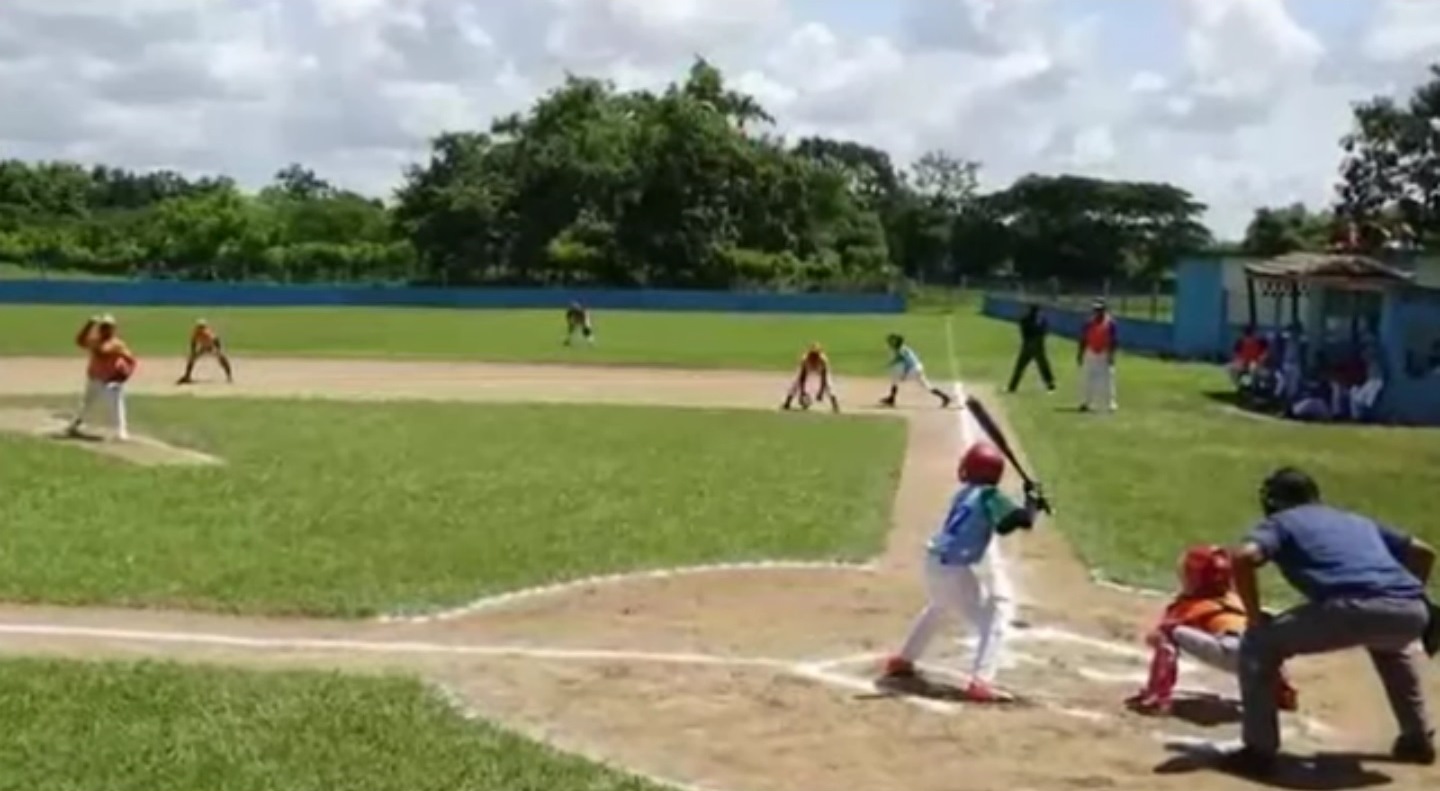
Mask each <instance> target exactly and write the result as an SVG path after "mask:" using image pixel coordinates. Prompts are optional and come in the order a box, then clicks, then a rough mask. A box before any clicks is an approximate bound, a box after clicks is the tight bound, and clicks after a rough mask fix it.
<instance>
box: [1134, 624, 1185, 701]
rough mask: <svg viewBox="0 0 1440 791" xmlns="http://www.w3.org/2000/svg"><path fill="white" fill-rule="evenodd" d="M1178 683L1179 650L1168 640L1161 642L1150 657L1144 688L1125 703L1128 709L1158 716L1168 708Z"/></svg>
mask: <svg viewBox="0 0 1440 791" xmlns="http://www.w3.org/2000/svg"><path fill="white" fill-rule="evenodd" d="M1179 681H1180V649H1178V648H1176V647H1175V645H1174V644H1173V643H1171V642H1170V641H1168V640H1161V641H1160V642H1158V643H1157V644H1156V646H1155V652H1154V653H1153V654H1151V655H1150V676H1149V678H1148V680H1147V681H1146V682H1145V688H1144V689H1142V690H1140V692H1139V693H1138V694H1136V695H1133V696H1131V697H1130V698H1129V699H1127V700H1126V701H1125V703H1126V705H1127V706H1129V707H1130V708H1132V709H1134V710H1136V711H1139V712H1142V713H1147V714H1158V713H1163V712H1165V711H1167V710H1168V709H1169V708H1170V700H1171V697H1172V696H1173V695H1174V694H1175V685H1176V684H1177V683H1179Z"/></svg>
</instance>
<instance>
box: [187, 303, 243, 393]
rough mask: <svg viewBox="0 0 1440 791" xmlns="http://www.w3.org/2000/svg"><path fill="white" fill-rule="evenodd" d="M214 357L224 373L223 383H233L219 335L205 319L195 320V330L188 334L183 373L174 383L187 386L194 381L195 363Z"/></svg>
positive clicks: (232, 372) (228, 359)
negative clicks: (187, 350) (186, 356)
mask: <svg viewBox="0 0 1440 791" xmlns="http://www.w3.org/2000/svg"><path fill="white" fill-rule="evenodd" d="M211 354H213V355H215V359H216V361H217V362H219V363H220V369H221V370H223V371H224V372H225V381H227V382H231V383H234V381H235V372H234V369H232V368H231V367H230V358H229V357H226V356H225V344H224V342H223V341H221V340H220V335H219V334H218V333H216V332H215V329H214V328H213V327H211V326H210V322H208V321H206V320H205V319H197V320H196V322H195V329H194V330H192V331H191V332H190V356H189V357H188V358H187V359H186V360H185V373H184V374H183V375H182V376H181V377H180V380H179V381H178V382H176V383H175V384H177V385H188V384H191V383H192V382H194V381H195V380H194V379H193V378H192V376H193V375H194V373H195V363H197V362H199V361H200V358H201V357H204V356H206V355H211Z"/></svg>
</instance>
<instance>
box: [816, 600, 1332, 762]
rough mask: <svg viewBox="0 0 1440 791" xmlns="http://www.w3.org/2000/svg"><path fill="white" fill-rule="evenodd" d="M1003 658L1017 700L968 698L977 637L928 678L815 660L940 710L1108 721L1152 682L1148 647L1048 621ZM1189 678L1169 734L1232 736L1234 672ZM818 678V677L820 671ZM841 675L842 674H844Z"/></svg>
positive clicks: (866, 660)
mask: <svg viewBox="0 0 1440 791" xmlns="http://www.w3.org/2000/svg"><path fill="white" fill-rule="evenodd" d="M1006 641H1007V642H1006V649H1005V653H1004V655H1003V657H1002V659H1001V673H1000V681H1001V685H1002V686H1003V687H1004V688H1005V689H1006V690H1007V691H1009V692H1011V693H1013V694H1014V695H1015V696H1016V700H1015V702H1014V703H1010V704H974V703H967V702H964V700H963V696H962V694H961V690H963V689H964V687H965V683H966V681H967V680H968V678H967V676H966V675H965V674H964V672H962V671H964V670H965V669H967V668H969V667H970V662H971V656H972V651H973V646H974V640H973V639H967V640H963V641H958V642H956V643H954V644H953V647H952V648H951V649H949V650H946V651H935V652H932V654H931V655H930V656H927V657H926V659H925V661H923V662H921V663H920V664H919V668H920V670H921V671H922V672H921V678H919V679H917V680H914V681H902V682H873V679H874V678H875V668H876V664H877V663H876V659H875V657H873V656H865V657H859V656H857V657H852V658H845V659H840V660H836V661H833V662H829V663H820V664H818V665H816V667H817V668H818V669H820V670H822V671H823V672H825V673H828V674H830V675H832V676H837V677H840V678H844V679H848V680H852V681H853V682H855V683H857V684H859V683H865V682H867V681H871V682H873V683H874V686H875V693H874V697H900V698H905V699H913V700H917V701H924V702H926V703H927V704H928V705H926V708H928V709H930V710H932V711H934V712H935V713H937V714H956V713H960V712H962V711H964V710H965V709H966V708H971V709H973V708H976V707H978V706H982V705H983V706H990V707H994V706H997V705H998V706H1002V707H1011V706H1014V707H1022V708H1039V709H1043V710H1047V711H1050V712H1053V713H1055V714H1056V715H1059V716H1063V717H1069V718H1074V719H1078V720H1088V721H1091V722H1096V723H1102V722H1108V721H1112V720H1115V719H1117V718H1120V717H1126V718H1131V719H1135V718H1138V717H1140V715H1137V714H1134V713H1131V712H1129V711H1127V710H1126V709H1125V707H1124V706H1123V701H1124V699H1125V698H1126V697H1128V696H1129V695H1130V694H1132V693H1133V692H1135V691H1137V690H1138V689H1140V688H1141V687H1142V686H1143V685H1144V682H1145V678H1146V672H1147V669H1148V668H1147V665H1148V662H1149V657H1148V655H1147V654H1145V653H1144V652H1143V651H1140V650H1138V649H1135V648H1131V647H1128V646H1124V645H1121V644H1119V643H1114V642H1111V641H1108V640H1102V639H1099V638H1093V637H1088V636H1085V635H1082V634H1079V633H1076V632H1071V631H1067V630H1063V629H1055V628H1049V627H1043V626H1042V627H1028V626H1017V627H1013V631H1011V632H1010V633H1009V634H1008V635H1007V636H1006ZM1181 674H1182V679H1183V680H1184V683H1182V685H1181V687H1180V689H1178V690H1177V692H1176V696H1175V702H1174V707H1173V711H1172V712H1171V713H1170V714H1169V715H1168V716H1166V717H1163V718H1158V717H1157V718H1152V719H1153V721H1154V726H1155V731H1156V733H1155V735H1156V737H1157V738H1158V739H1161V740H1162V741H1169V740H1175V741H1181V742H1188V741H1191V740H1194V739H1197V738H1206V739H1211V738H1216V737H1217V736H1218V735H1219V734H1218V733H1217V730H1220V729H1223V731H1222V732H1223V733H1225V734H1226V735H1228V736H1233V735H1234V734H1235V733H1236V732H1237V729H1238V725H1239V722H1240V703H1239V693H1238V689H1237V686H1236V682H1235V679H1234V678H1233V677H1230V676H1227V675H1225V674H1222V673H1220V672H1218V671H1215V670H1212V669H1210V668H1207V667H1204V666H1201V665H1197V664H1195V663H1193V662H1186V663H1183V664H1182V669H1181ZM817 680H819V679H817ZM837 683H838V679H837ZM1283 729H1284V736H1285V739H1286V741H1287V743H1288V744H1291V745H1292V746H1294V747H1298V748H1302V749H1303V748H1307V747H1310V748H1314V747H1319V746H1320V744H1321V742H1322V740H1323V737H1324V736H1325V735H1326V734H1328V733H1331V732H1332V731H1331V730H1330V728H1329V727H1328V726H1326V725H1324V724H1323V723H1321V722H1318V721H1316V720H1313V719H1311V718H1308V717H1304V716H1300V715H1295V716H1288V715H1287V716H1285V718H1284V720H1283Z"/></svg>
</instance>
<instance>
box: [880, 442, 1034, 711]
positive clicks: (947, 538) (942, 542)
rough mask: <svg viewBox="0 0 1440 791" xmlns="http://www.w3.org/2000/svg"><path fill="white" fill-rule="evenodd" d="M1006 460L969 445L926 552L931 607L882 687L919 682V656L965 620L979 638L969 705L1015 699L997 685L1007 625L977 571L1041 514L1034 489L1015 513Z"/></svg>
mask: <svg viewBox="0 0 1440 791" xmlns="http://www.w3.org/2000/svg"><path fill="white" fill-rule="evenodd" d="M1004 475H1005V457H1004V455H1002V454H1001V452H1000V450H999V449H998V448H996V447H995V446H994V445H991V444H990V443H988V442H977V443H975V444H974V445H971V446H970V447H969V448H968V449H967V450H966V451H965V454H964V455H963V456H961V458H960V464H959V468H958V470H957V477H958V478H959V480H960V490H959V491H958V492H956V493H955V497H954V499H953V500H952V501H951V503H950V510H949V512H948V513H947V514H946V515H945V521H944V522H942V523H941V525H940V527H939V529H938V530H936V531H935V534H934V535H933V536H932V537H931V539H930V543H929V545H928V546H927V548H926V562H925V588H926V592H927V595H928V597H929V603H927V604H926V605H925V609H924V610H922V611H921V613H920V616H919V617H918V618H917V619H916V620H915V625H914V626H912V627H911V629H910V634H909V636H908V637H906V638H905V644H904V646H903V647H902V648H901V649H900V651H899V653H897V654H895V655H894V656H892V657H890V659H888V660H887V661H886V663H885V670H884V675H883V676H881V678H880V684H881V685H882V686H885V685H894V684H897V683H901V684H903V683H906V682H908V681H910V680H914V679H917V678H918V675H917V672H916V668H915V662H916V660H917V659H919V658H920V655H921V654H922V653H924V651H925V649H926V648H927V647H928V646H929V644H930V642H931V640H933V639H934V637H935V634H936V632H937V631H938V630H939V628H940V625H941V621H942V619H943V618H944V617H945V616H947V615H959V616H961V617H962V618H965V619H966V620H968V621H970V624H971V625H972V626H973V627H974V628H975V630H976V631H978V632H979V633H980V641H979V645H978V646H977V647H976V649H975V658H974V663H973V666H972V668H971V671H972V672H971V676H970V682H969V685H968V686H966V688H965V689H964V696H965V699H966V700H969V701H972V702H975V703H1006V702H1010V701H1013V700H1014V696H1013V695H1011V694H1010V693H1008V692H1005V691H1003V690H1001V689H999V688H997V687H995V686H994V683H995V673H996V670H997V667H996V660H997V659H998V657H999V653H1000V648H1001V643H1002V641H1003V639H1004V632H1005V623H1004V618H1003V617H1002V615H1001V612H1002V610H1003V607H1002V601H1001V600H1000V598H999V597H998V596H997V595H996V594H995V592H994V591H993V590H989V589H987V588H986V586H985V585H984V584H983V583H982V582H981V581H980V575H979V573H978V571H977V568H978V567H979V566H980V564H981V563H983V562H984V560H985V553H986V551H987V550H988V549H989V548H990V542H991V541H992V540H994V538H995V536H997V535H999V536H1005V535H1009V534H1010V533H1013V532H1015V531H1016V530H1029V529H1030V528H1032V527H1033V526H1034V525H1035V522H1036V519H1037V517H1038V515H1039V512H1040V511H1041V510H1043V509H1044V507H1045V500H1044V497H1043V496H1042V495H1041V494H1040V491H1039V487H1038V486H1034V485H1032V486H1028V487H1026V491H1025V503H1024V505H1023V506H1017V505H1016V504H1015V503H1013V502H1011V501H1010V498H1008V497H1006V496H1005V495H1004V493H1002V492H1001V491H1000V488H999V485H1000V479H1001V478H1003V477H1004Z"/></svg>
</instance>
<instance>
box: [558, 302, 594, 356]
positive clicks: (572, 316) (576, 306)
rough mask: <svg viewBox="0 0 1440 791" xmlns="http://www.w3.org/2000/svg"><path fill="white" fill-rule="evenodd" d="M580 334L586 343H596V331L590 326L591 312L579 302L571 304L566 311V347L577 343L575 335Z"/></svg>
mask: <svg viewBox="0 0 1440 791" xmlns="http://www.w3.org/2000/svg"><path fill="white" fill-rule="evenodd" d="M576 333H579V334H580V336H581V337H582V338H584V339H585V342H586V343H594V342H595V329H594V327H592V326H591V324H590V311H588V310H586V309H585V306H584V305H581V304H580V303H579V302H571V303H570V307H568V308H566V309H565V345H566V346H569V345H571V343H573V342H574V341H575V334H576Z"/></svg>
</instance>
